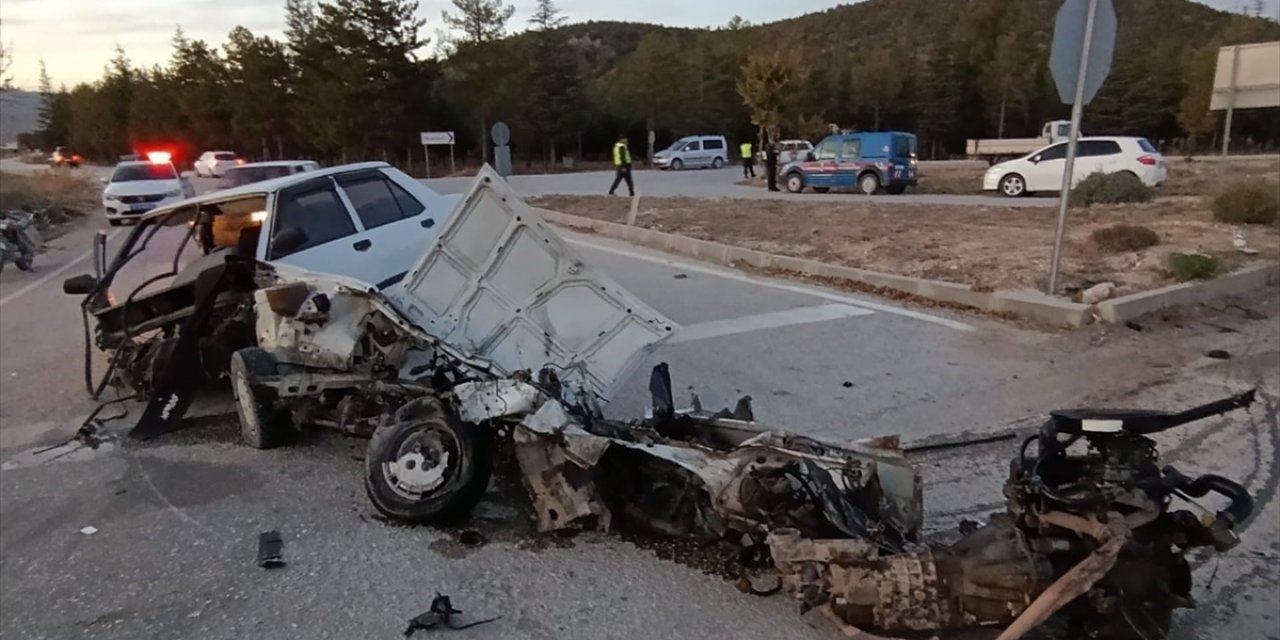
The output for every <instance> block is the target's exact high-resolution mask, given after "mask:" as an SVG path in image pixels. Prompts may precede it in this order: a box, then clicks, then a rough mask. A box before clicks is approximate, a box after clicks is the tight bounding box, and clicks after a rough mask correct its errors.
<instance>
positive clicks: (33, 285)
mask: <svg viewBox="0 0 1280 640" xmlns="http://www.w3.org/2000/svg"><path fill="white" fill-rule="evenodd" d="M118 233H120V230H119V229H116V230H115V231H112V232H111V233H109V234H107V242H111V239H112V238H114V237H116V234H118ZM92 255H93V249H89V250H88V251H86V252H84V253H82V254H80V255H79V256H77V257H75V258H74V259H72V260H71V261H70V262H68V263H66V264H64V265H62V266H61V267H58V268H57V269H54V270H53V271H50V272H49V273H46V274H44V275H42V276H40V277H39V278H37V279H36V280H35V282H32V283H30V284H28V285H26V286H25V287H22V288H21V289H18V290H17V291H14V292H13V293H11V294H9V295H7V296H5V297H3V298H0V307H3V306H4V305H6V304H9V303H10V302H13V301H14V300H17V299H18V298H20V297H22V296H23V295H26V294H28V293H30V292H32V291H34V290H36V289H37V288H39V287H40V286H41V285H43V284H45V283H47V282H49V281H50V280H52V279H54V278H56V277H58V276H60V275H62V274H64V273H66V272H67V270H68V269H70V268H71V267H74V266H76V265H77V264H80V262H81V261H84V260H87V259H89V257H90V256H92Z"/></svg>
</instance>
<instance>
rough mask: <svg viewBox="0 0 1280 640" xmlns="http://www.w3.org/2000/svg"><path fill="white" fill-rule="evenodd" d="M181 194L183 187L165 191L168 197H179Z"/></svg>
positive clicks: (165, 195)
mask: <svg viewBox="0 0 1280 640" xmlns="http://www.w3.org/2000/svg"><path fill="white" fill-rule="evenodd" d="M180 195H182V189H181V188H178V189H174V190H173V191H166V192H164V197H166V198H176V197H178V196H180Z"/></svg>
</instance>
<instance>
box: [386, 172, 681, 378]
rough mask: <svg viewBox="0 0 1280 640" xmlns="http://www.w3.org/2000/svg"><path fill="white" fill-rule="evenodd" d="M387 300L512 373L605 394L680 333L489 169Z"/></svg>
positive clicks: (413, 319)
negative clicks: (553, 372)
mask: <svg viewBox="0 0 1280 640" xmlns="http://www.w3.org/2000/svg"><path fill="white" fill-rule="evenodd" d="M386 293H387V296H388V297H389V298H390V299H391V300H392V301H393V302H394V304H395V305H396V307H397V308H399V309H400V310H401V311H402V312H403V313H404V316H405V318H406V319H408V320H409V321H411V322H413V323H414V324H416V325H418V326H419V327H421V328H422V329H423V330H425V331H427V332H429V333H430V334H431V335H433V336H436V337H437V338H438V339H440V340H441V341H444V342H447V343H449V344H450V345H452V346H453V347H454V348H456V349H458V350H459V351H462V352H465V353H467V354H469V355H470V356H472V357H475V358H482V359H485V360H488V361H490V362H492V363H493V364H494V365H495V367H497V368H498V369H499V370H500V371H501V372H502V373H504V374H507V375H510V374H511V373H513V372H515V371H520V370H529V371H539V370H542V369H543V368H545V367H548V366H551V367H554V368H556V369H558V370H560V372H561V376H562V377H563V378H569V377H578V378H580V380H577V381H575V382H577V383H579V384H581V385H582V386H584V387H586V388H589V389H591V390H592V391H593V392H594V393H595V394H597V395H600V396H604V397H608V396H610V395H611V393H612V391H613V390H614V389H613V387H614V384H615V382H616V381H617V380H619V379H622V378H623V377H625V376H624V374H625V373H626V372H627V371H629V370H630V369H631V367H632V366H634V365H635V363H636V361H637V356H638V355H639V354H640V353H641V352H642V351H643V350H644V349H646V348H648V347H649V346H651V345H653V344H655V343H657V342H659V341H661V340H664V339H666V338H667V337H669V336H671V335H673V334H674V333H675V332H676V331H677V329H678V326H677V325H676V324H675V323H674V322H672V321H671V320H669V319H668V318H666V317H665V316H663V315H662V314H660V313H658V312H657V311H655V310H653V309H652V308H650V307H649V305H647V304H645V303H644V302H642V301H641V300H640V299H639V298H636V297H635V296H633V295H632V294H631V293H629V292H628V291H626V290H625V289H623V288H622V287H621V286H619V285H618V284H617V283H615V282H614V281H613V279H611V278H609V277H608V276H606V275H604V274H603V273H601V272H600V271H597V270H596V269H594V268H593V267H592V266H591V265H590V264H588V263H587V261H586V260H585V259H584V258H583V257H582V256H581V255H579V254H578V252H577V251H576V250H574V249H573V248H572V247H570V246H569V244H568V243H566V242H565V241H564V240H563V239H561V238H560V236H559V235H558V234H557V233H556V232H555V231H554V230H553V229H551V227H550V226H548V225H547V224H546V223H545V222H544V221H543V220H542V217H541V216H539V215H538V213H537V211H535V210H534V209H533V208H532V207H530V206H528V205H527V204H525V203H524V201H523V200H521V199H520V197H519V196H518V195H516V193H515V192H514V191H513V190H512V189H511V187H510V186H509V185H508V184H507V182H506V181H505V180H504V179H502V177H501V176H499V175H498V174H497V173H496V172H494V171H493V170H492V169H490V168H488V167H486V168H484V169H482V170H481V171H480V173H479V174H478V175H477V177H476V179H475V181H473V182H472V184H471V188H470V189H469V190H468V191H467V194H466V195H465V196H464V197H463V198H462V200H461V201H460V202H459V204H458V208H457V209H456V210H455V211H454V213H453V214H452V216H451V217H450V218H449V221H448V222H446V223H445V225H444V227H443V228H442V229H441V230H440V235H439V240H438V241H437V242H436V243H435V244H433V245H431V246H430V247H429V250H428V251H427V252H426V253H425V254H424V255H423V256H422V257H421V258H420V259H419V261H418V262H417V264H416V265H415V266H414V267H413V268H412V269H411V270H410V271H409V274H408V276H406V277H405V279H404V280H403V281H401V282H400V283H398V284H397V285H395V286H393V287H390V288H388V289H387V291H386Z"/></svg>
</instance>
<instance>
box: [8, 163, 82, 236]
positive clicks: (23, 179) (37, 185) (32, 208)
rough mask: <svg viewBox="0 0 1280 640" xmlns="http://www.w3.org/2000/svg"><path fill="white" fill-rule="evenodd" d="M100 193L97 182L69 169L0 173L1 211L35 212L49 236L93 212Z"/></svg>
mask: <svg viewBox="0 0 1280 640" xmlns="http://www.w3.org/2000/svg"><path fill="white" fill-rule="evenodd" d="M97 196H98V187H97V185H95V184H93V183H92V182H90V181H89V180H88V179H87V178H82V177H80V176H79V175H75V174H72V173H71V172H69V171H42V172H39V173H35V174H31V175H19V174H14V173H3V174H0V211H12V210H15V209H21V210H22V211H29V212H32V213H35V214H36V225H37V226H38V227H39V229H40V232H41V233H42V234H46V235H48V234H50V233H51V232H56V231H57V230H58V229H59V227H62V226H64V225H66V224H67V223H69V222H71V221H72V220H75V219H77V218H79V217H81V216H83V215H85V214H86V213H87V212H89V211H92V210H93V209H94V207H95V205H96V202H97Z"/></svg>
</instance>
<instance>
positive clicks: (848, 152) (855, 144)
mask: <svg viewBox="0 0 1280 640" xmlns="http://www.w3.org/2000/svg"><path fill="white" fill-rule="evenodd" d="M861 152H862V141H861V140H858V139H856V138H855V139H852V140H845V141H844V144H842V145H841V146H840V157H841V158H843V159H845V160H857V159H858V156H859V155H860V154H861Z"/></svg>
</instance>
